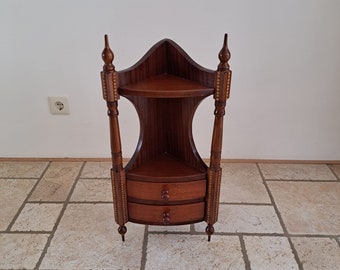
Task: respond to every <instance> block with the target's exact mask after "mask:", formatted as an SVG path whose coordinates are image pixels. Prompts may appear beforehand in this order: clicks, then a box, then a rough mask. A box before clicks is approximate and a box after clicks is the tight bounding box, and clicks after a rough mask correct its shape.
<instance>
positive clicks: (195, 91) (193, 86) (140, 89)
mask: <svg viewBox="0 0 340 270" xmlns="http://www.w3.org/2000/svg"><path fill="white" fill-rule="evenodd" d="M118 91H119V94H121V95H123V96H124V95H127V96H144V97H150V98H184V97H197V96H204V97H205V96H209V95H211V94H213V93H214V88H211V87H207V86H204V85H202V84H200V83H198V82H195V81H191V80H187V79H184V78H181V77H177V76H174V75H169V74H161V75H158V76H154V77H150V78H148V79H145V80H142V81H139V82H137V83H133V84H128V85H123V86H120V87H119V90H118Z"/></svg>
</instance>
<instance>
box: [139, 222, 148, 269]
mask: <svg viewBox="0 0 340 270" xmlns="http://www.w3.org/2000/svg"><path fill="white" fill-rule="evenodd" d="M148 239H149V226H148V225H145V228H144V238H143V246H142V258H141V263H140V270H145V266H146V260H147V257H146V256H147V249H148Z"/></svg>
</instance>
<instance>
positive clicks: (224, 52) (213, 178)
mask: <svg viewBox="0 0 340 270" xmlns="http://www.w3.org/2000/svg"><path fill="white" fill-rule="evenodd" d="M227 39H228V35H227V34H225V36H224V43H223V47H222V49H221V51H220V53H219V55H218V57H219V60H220V63H219V65H218V68H217V71H216V72H215V93H214V99H215V111H214V115H215V121H214V130H213V136H212V142H211V156H210V165H209V168H208V192H207V203H206V220H205V221H206V222H207V224H208V226H207V227H206V233H207V234H208V241H210V239H211V235H212V234H213V233H214V227H213V225H214V224H215V223H216V222H217V219H218V205H219V194H220V186H221V176H222V169H221V149H222V138H223V117H224V114H225V106H226V101H227V99H228V98H229V93H230V82H231V70H230V69H229V64H228V61H229V59H230V52H229V50H228V44H227V41H228V40H227Z"/></svg>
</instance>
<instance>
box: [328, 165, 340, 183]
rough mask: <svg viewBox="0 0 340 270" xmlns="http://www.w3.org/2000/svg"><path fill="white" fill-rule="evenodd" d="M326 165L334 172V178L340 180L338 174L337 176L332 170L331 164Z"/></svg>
mask: <svg viewBox="0 0 340 270" xmlns="http://www.w3.org/2000/svg"><path fill="white" fill-rule="evenodd" d="M327 167H328V168H329V169H330V170H331V172H332V173H333V174H334V176H335V178H336V179H338V181H340V176H338V175H337V174H336V173H335V171H334V167H333V166H332V164H327Z"/></svg>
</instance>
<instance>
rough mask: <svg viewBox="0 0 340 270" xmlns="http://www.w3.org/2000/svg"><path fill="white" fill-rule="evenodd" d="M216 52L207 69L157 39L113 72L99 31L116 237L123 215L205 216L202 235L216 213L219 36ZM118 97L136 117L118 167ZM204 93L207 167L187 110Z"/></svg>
mask: <svg viewBox="0 0 340 270" xmlns="http://www.w3.org/2000/svg"><path fill="white" fill-rule="evenodd" d="M218 56H219V60H220V63H219V65H218V68H217V70H216V71H213V70H209V69H206V68H203V67H201V66H200V65H198V64H197V63H196V62H194V61H193V60H192V59H191V58H190V57H189V56H188V55H187V54H186V53H185V52H184V50H183V49H181V48H180V47H179V46H178V45H177V44H176V43H175V42H173V41H171V40H169V39H164V40H161V41H159V42H158V43H156V44H155V45H154V46H153V47H152V48H151V49H150V50H149V51H148V52H147V53H146V54H145V55H144V56H143V57H142V58H141V60H140V61H138V62H137V63H136V64H135V65H133V66H132V67H130V68H128V69H126V70H122V71H116V70H115V67H114V65H113V64H112V62H113V59H114V54H113V52H112V51H111V49H110V47H109V42H108V37H107V35H105V49H104V51H103V53H102V58H103V60H104V63H105V65H104V67H103V71H102V72H101V79H102V87H103V97H104V99H105V100H106V103H107V107H108V116H109V120H110V141H111V152H112V169H111V178H112V189H113V200H114V213H115V220H116V222H117V223H118V225H119V229H118V231H119V233H120V234H121V236H122V240H123V241H124V236H125V233H126V231H127V230H126V226H125V224H126V223H127V222H128V221H131V222H136V223H142V224H152V225H180V224H190V223H196V222H200V221H206V222H207V228H206V233H207V234H208V240H209V241H210V237H211V235H212V234H213V233H214V227H213V225H214V224H215V223H216V221H217V217H218V206H219V193H220V183H221V172H222V171H221V167H220V161H221V147H222V133H223V117H224V114H225V105H226V100H227V99H228V98H229V92H230V80H231V71H230V69H229V64H228V60H229V58H230V53H229V50H228V47H227V34H225V37H224V43H223V47H222V49H221V51H220V53H219V55H218ZM120 96H123V97H125V98H127V99H128V100H129V101H131V102H132V104H133V105H134V107H135V109H136V111H137V113H138V116H139V120H140V135H139V140H138V144H137V148H136V150H135V153H134V155H133V156H132V158H131V160H130V161H129V163H128V164H127V165H126V166H125V167H123V163H122V149H121V138H120V132H119V121H118V109H117V107H118V99H119V98H120ZM208 96H213V97H214V99H215V111H214V115H215V120H214V127H213V135H212V143H211V157H210V165H209V167H208V166H207V165H206V164H205V163H204V162H203V161H202V159H201V157H200V156H199V153H198V152H197V150H196V147H195V143H194V140H193V136H192V120H193V117H194V113H195V111H196V108H197V107H198V105H199V104H200V102H201V101H202V100H203V99H204V98H206V97H208Z"/></svg>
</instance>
